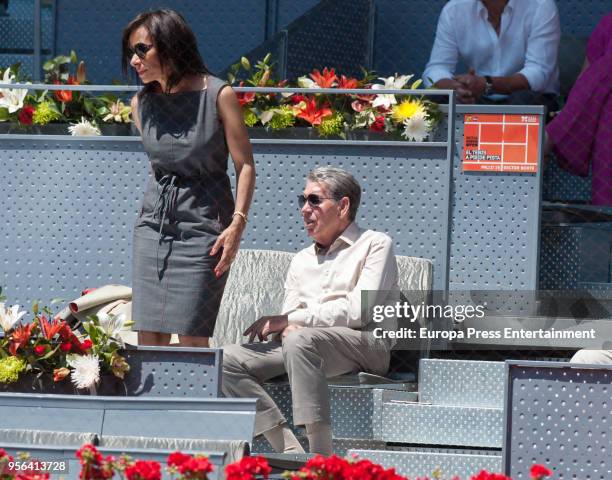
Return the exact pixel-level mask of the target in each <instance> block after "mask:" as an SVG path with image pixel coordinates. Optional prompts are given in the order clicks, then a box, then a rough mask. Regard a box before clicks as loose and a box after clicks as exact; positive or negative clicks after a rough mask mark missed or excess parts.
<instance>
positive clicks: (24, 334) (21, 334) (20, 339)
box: [9, 323, 34, 355]
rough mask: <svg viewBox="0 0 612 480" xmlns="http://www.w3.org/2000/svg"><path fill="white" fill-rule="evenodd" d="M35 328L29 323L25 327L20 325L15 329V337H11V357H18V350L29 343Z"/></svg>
mask: <svg viewBox="0 0 612 480" xmlns="http://www.w3.org/2000/svg"><path fill="white" fill-rule="evenodd" d="M33 328H34V324H33V323H28V324H27V325H26V326H25V327H24V326H23V325H20V326H19V327H17V328H16V329H15V331H14V332H13V335H11V337H12V338H11V344H10V345H9V353H10V354H11V355H17V350H18V349H19V348H21V347H23V346H24V345H25V344H26V343H28V340H30V336H31V335H32V329H33Z"/></svg>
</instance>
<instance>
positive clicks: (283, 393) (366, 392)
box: [265, 382, 417, 440]
mask: <svg viewBox="0 0 612 480" xmlns="http://www.w3.org/2000/svg"><path fill="white" fill-rule="evenodd" d="M380 387H381V385H373V386H364V385H360V386H338V385H331V386H330V387H329V394H330V401H331V416H332V434H333V436H334V438H349V439H362V440H375V439H379V438H380V433H379V432H380V426H381V419H382V404H383V402H385V401H393V400H401V401H410V402H414V401H416V400H417V393H416V392H409V391H405V390H395V388H397V385H395V384H392V385H391V386H390V387H391V388H380ZM265 388H266V391H267V392H268V393H269V394H270V396H271V397H272V399H273V400H274V401H275V402H276V404H277V405H278V407H279V409H280V411H281V412H282V413H283V415H284V416H285V418H286V419H287V421H288V422H289V424H290V425H291V424H293V412H292V409H291V390H290V388H289V384H288V383H286V382H284V383H267V384H266V385H265ZM411 388H416V385H412V387H411Z"/></svg>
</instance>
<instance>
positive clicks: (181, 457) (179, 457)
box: [167, 452, 191, 467]
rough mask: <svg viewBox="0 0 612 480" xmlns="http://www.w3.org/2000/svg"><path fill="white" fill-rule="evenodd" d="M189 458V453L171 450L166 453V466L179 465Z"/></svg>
mask: <svg viewBox="0 0 612 480" xmlns="http://www.w3.org/2000/svg"><path fill="white" fill-rule="evenodd" d="M190 458H191V455H187V454H185V453H181V452H173V453H171V454H170V455H168V461H167V462H168V466H169V467H180V466H181V465H182V464H183V463H185V462H186V461H187V460H189V459H190Z"/></svg>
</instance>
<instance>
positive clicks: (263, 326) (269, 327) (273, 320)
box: [243, 315, 289, 342]
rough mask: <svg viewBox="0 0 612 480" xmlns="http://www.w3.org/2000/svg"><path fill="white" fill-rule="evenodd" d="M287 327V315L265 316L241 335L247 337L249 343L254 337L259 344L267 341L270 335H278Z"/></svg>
mask: <svg viewBox="0 0 612 480" xmlns="http://www.w3.org/2000/svg"><path fill="white" fill-rule="evenodd" d="M288 325H289V320H288V318H287V315H266V316H264V317H261V318H260V319H259V320H256V321H255V322H254V323H253V324H252V325H251V326H250V327H249V328H247V329H246V330H245V331H244V333H243V335H248V336H249V342H252V341H253V340H254V339H255V336H257V338H259V341H260V342H263V341H264V340H267V339H268V335H270V334H271V333H280V332H282V331H283V330H285V328H287V326H288Z"/></svg>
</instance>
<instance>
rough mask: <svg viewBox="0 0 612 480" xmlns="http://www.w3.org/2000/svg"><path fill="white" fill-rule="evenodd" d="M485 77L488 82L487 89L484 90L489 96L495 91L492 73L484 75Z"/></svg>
mask: <svg viewBox="0 0 612 480" xmlns="http://www.w3.org/2000/svg"><path fill="white" fill-rule="evenodd" d="M484 79H485V82H487V84H486V87H485V91H484V95H485V96H488V95H491V94H492V93H493V79H492V78H491V75H484Z"/></svg>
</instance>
